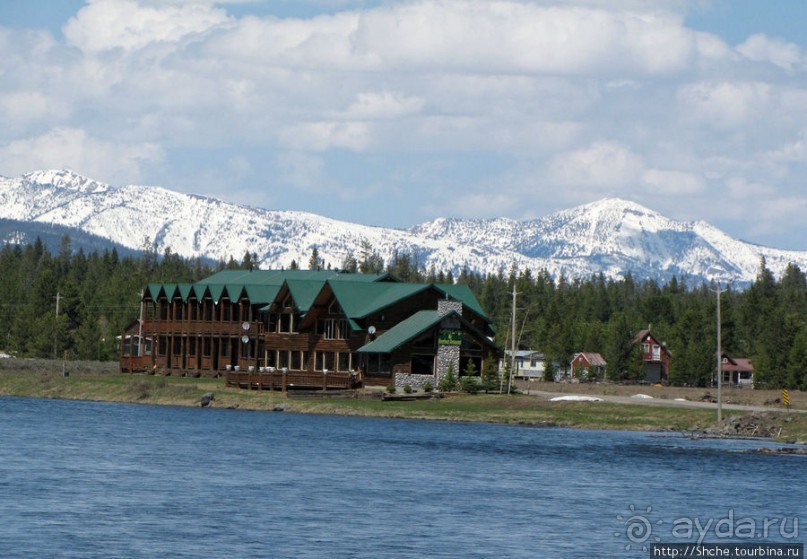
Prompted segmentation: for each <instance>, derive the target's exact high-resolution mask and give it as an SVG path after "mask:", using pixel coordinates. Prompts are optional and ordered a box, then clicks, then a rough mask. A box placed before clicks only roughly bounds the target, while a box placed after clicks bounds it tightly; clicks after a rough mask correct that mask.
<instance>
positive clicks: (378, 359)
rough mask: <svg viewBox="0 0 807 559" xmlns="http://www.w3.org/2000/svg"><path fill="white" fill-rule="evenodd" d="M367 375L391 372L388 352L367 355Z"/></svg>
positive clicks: (390, 360)
mask: <svg viewBox="0 0 807 559" xmlns="http://www.w3.org/2000/svg"><path fill="white" fill-rule="evenodd" d="M365 372H366V373H367V374H368V375H389V374H391V372H392V359H391V358H390V355H389V354H388V353H376V354H370V355H368V356H367V370H366V371H365Z"/></svg>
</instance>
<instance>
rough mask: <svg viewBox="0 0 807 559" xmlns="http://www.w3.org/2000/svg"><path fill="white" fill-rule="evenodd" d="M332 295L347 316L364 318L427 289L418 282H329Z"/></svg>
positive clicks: (427, 286)
mask: <svg viewBox="0 0 807 559" xmlns="http://www.w3.org/2000/svg"><path fill="white" fill-rule="evenodd" d="M330 287H331V289H332V290H333V294H334V297H336V300H337V301H339V305H340V306H341V307H342V310H343V311H344V313H345V315H346V316H347V317H348V318H352V319H356V318H364V317H365V316H367V315H369V314H371V313H373V312H378V311H380V310H382V309H385V308H387V307H389V306H390V305H392V304H394V303H397V302H398V301H401V300H403V299H406V298H408V297H411V296H412V295H414V294H416V293H419V292H421V291H426V290H427V289H429V287H430V286H429V285H428V284H420V283H372V284H356V283H348V282H333V283H330Z"/></svg>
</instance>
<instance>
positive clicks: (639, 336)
mask: <svg viewBox="0 0 807 559" xmlns="http://www.w3.org/2000/svg"><path fill="white" fill-rule="evenodd" d="M648 336H650V338H651V339H652V340H653V341H654V342H655V343H656V344H658V346H659V347H661V349H663V350H664V353H666V354H668V355H669V354H670V350H669V349H667V346H666V345H665V344H663V343H661V342H660V341H658V338H656V337H655V336H654V335H653V333H652V332H650V330H639V332H638V333H637V334H636V336H635V337H634V338H633V344H638V343H641V342H643V341H645V340H646V339H647V337H648Z"/></svg>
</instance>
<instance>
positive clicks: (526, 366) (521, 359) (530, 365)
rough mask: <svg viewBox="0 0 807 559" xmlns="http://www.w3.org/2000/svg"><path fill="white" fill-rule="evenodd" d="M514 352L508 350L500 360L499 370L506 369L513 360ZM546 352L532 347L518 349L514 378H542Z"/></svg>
mask: <svg viewBox="0 0 807 559" xmlns="http://www.w3.org/2000/svg"><path fill="white" fill-rule="evenodd" d="M512 355H513V352H512V351H510V350H507V351H505V352H504V357H503V358H502V359H501V360H500V361H499V370H504V368H505V366H509V365H510V364H511V363H512V362H513V358H512ZM544 365H545V363H544V354H543V353H541V352H540V351H535V350H531V349H521V350H517V351H516V358H515V369H514V370H513V378H517V379H523V380H540V379H543V378H544V370H545V368H546V367H545V366H544Z"/></svg>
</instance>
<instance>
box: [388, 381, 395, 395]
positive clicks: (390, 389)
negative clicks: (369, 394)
mask: <svg viewBox="0 0 807 559" xmlns="http://www.w3.org/2000/svg"><path fill="white" fill-rule="evenodd" d="M396 390H397V389H396V388H395V385H394V384H392V383H390V384H388V385H387V392H389V393H390V394H395V391H396Z"/></svg>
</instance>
